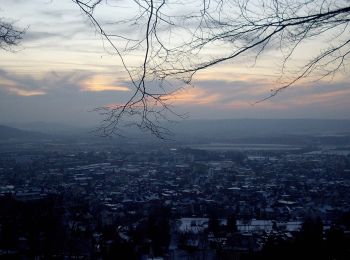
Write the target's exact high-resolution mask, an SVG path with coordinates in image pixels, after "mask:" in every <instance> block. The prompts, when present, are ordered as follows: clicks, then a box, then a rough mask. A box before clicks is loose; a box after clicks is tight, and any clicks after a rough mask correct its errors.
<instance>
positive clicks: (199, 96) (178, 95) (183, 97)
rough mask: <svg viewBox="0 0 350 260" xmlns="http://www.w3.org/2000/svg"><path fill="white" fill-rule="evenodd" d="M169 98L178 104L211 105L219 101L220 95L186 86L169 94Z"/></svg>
mask: <svg viewBox="0 0 350 260" xmlns="http://www.w3.org/2000/svg"><path fill="white" fill-rule="evenodd" d="M169 99H170V100H172V101H174V103H176V104H188V105H209V104H213V103H215V102H216V101H218V100H219V95H218V94H210V93H209V92H208V91H206V90H204V89H200V88H184V89H180V90H178V91H176V92H174V93H173V94H172V95H169Z"/></svg>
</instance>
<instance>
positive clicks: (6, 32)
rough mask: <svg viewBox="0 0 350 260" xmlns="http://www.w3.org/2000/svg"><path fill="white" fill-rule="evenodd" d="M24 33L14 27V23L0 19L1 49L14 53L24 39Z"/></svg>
mask: <svg viewBox="0 0 350 260" xmlns="http://www.w3.org/2000/svg"><path fill="white" fill-rule="evenodd" d="M23 34H24V31H23V30H18V29H17V28H15V27H14V25H13V23H12V22H8V21H5V20H3V19H1V18H0V49H2V50H5V51H12V50H13V48H14V47H15V46H17V45H18V44H19V43H20V41H21V40H22V38H23Z"/></svg>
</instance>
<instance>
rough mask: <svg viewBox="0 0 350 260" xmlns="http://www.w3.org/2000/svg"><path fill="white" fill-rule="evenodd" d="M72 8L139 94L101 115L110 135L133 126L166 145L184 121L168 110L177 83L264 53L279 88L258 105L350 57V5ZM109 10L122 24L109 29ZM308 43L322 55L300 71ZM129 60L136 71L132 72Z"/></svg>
mask: <svg viewBox="0 0 350 260" xmlns="http://www.w3.org/2000/svg"><path fill="white" fill-rule="evenodd" d="M72 1H73V2H74V3H75V4H76V5H77V6H78V7H79V8H80V10H81V11H82V12H83V13H84V14H85V15H86V16H87V17H88V18H89V20H90V21H91V23H92V24H93V25H94V27H95V28H96V31H97V32H98V33H100V34H101V36H102V37H103V38H104V40H105V41H106V42H107V43H108V44H109V47H110V48H109V50H110V51H112V53H114V54H116V55H117V56H118V57H119V59H120V61H121V63H122V65H123V67H124V69H125V71H126V72H127V75H128V77H129V79H130V82H131V83H132V85H133V87H134V92H133V94H132V95H131V97H130V99H129V100H128V101H127V102H126V103H124V104H118V105H113V106H106V107H101V108H98V109H97V111H98V112H100V113H101V114H102V115H103V116H104V120H103V122H102V125H101V129H100V130H101V131H102V133H103V134H105V135H112V134H118V133H119V131H120V128H121V127H122V126H123V125H124V124H134V125H137V126H138V127H139V128H141V129H144V130H148V131H151V132H152V133H153V134H155V135H156V136H158V137H163V136H164V135H165V134H167V133H168V131H167V129H166V128H164V127H162V124H161V122H162V120H166V119H168V115H169V114H172V115H176V116H181V115H177V114H176V113H175V112H174V111H173V110H172V107H171V101H172V98H173V97H174V95H176V94H177V93H178V91H179V89H181V85H179V84H178V83H174V82H176V81H174V80H180V81H181V82H183V83H185V84H187V85H189V84H191V81H192V79H193V77H194V76H195V74H196V73H197V72H199V71H201V70H205V69H207V68H209V67H212V66H215V65H217V64H220V63H224V62H227V61H233V60H235V59H237V58H238V57H241V56H242V55H248V54H250V55H252V54H253V57H254V61H256V60H257V59H258V58H259V57H260V56H261V54H262V53H263V52H266V51H267V50H273V51H279V53H280V55H281V71H280V75H281V80H280V81H279V82H280V84H279V86H278V87H277V88H274V89H272V90H271V93H270V94H269V95H267V96H266V97H265V98H264V99H262V100H258V101H257V102H260V101H263V100H266V99H269V98H271V97H273V96H275V95H277V94H278V93H279V92H280V91H282V90H284V89H286V88H288V87H290V86H292V85H294V84H296V83H298V82H299V81H301V80H303V79H305V78H308V77H311V78H312V79H313V80H315V79H322V78H324V77H329V76H330V77H332V76H334V74H335V73H336V72H337V71H339V70H340V69H343V68H344V67H345V66H346V62H347V58H348V57H349V53H350V38H349V35H350V33H349V26H348V25H349V22H350V2H349V1H348V0H312V1H311V0H266V1H257V0H198V1H192V2H191V3H189V2H187V1H182V0H178V1H172V0H133V1H117V0H115V1H113V0H105V1H102V0H72ZM104 6H108V9H110V10H114V9H113V8H116V9H115V10H116V11H115V14H116V16H118V17H120V19H119V20H115V21H112V22H111V21H107V22H106V19H104V18H103V16H101V13H99V10H100V9H102V8H103V7H104ZM123 7H124V9H123ZM126 7H127V9H125V8H126ZM124 10H127V11H125V12H124ZM130 10H134V11H135V12H132V11H130ZM123 26H126V27H127V28H128V29H127V30H124V29H125V28H124V29H123ZM130 28H131V29H132V30H130ZM130 31H132V32H134V33H130ZM122 32H125V33H122ZM135 32H136V33H135ZM309 41H311V42H315V43H317V45H319V46H320V47H319V49H318V52H315V55H314V56H311V57H310V59H309V60H308V61H307V62H306V63H305V64H302V66H300V67H299V68H298V70H295V69H294V68H295V63H294V61H295V59H294V58H297V57H295V56H296V53H297V51H298V48H301V47H302V46H304V45H303V44H304V43H306V42H309ZM321 42H322V43H321ZM315 47H316V44H315ZM130 53H132V54H134V55H136V56H137V57H138V58H139V63H138V64H136V65H135V64H132V65H130V62H129V61H128V57H129V56H128V55H130ZM290 68H293V70H290Z"/></svg>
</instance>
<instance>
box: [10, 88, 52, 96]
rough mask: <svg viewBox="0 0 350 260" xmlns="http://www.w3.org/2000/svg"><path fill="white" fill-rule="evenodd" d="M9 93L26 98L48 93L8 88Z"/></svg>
mask: <svg viewBox="0 0 350 260" xmlns="http://www.w3.org/2000/svg"><path fill="white" fill-rule="evenodd" d="M7 90H8V91H9V92H12V93H15V94H16V95H18V96H24V97H31V96H42V95H45V94H46V92H44V91H42V90H25V89H19V88H14V87H12V88H8V89H7Z"/></svg>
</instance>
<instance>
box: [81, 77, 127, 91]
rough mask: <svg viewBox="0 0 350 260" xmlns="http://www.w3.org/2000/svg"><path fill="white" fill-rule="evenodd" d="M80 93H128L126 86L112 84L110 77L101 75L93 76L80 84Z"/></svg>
mask: <svg viewBox="0 0 350 260" xmlns="http://www.w3.org/2000/svg"><path fill="white" fill-rule="evenodd" d="M81 90H82V91H91V92H100V91H130V89H129V88H128V87H126V86H121V85H119V84H116V82H114V80H113V78H112V77H108V76H103V75H94V76H92V77H91V78H88V79H87V80H85V81H84V82H83V83H82V84H81Z"/></svg>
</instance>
